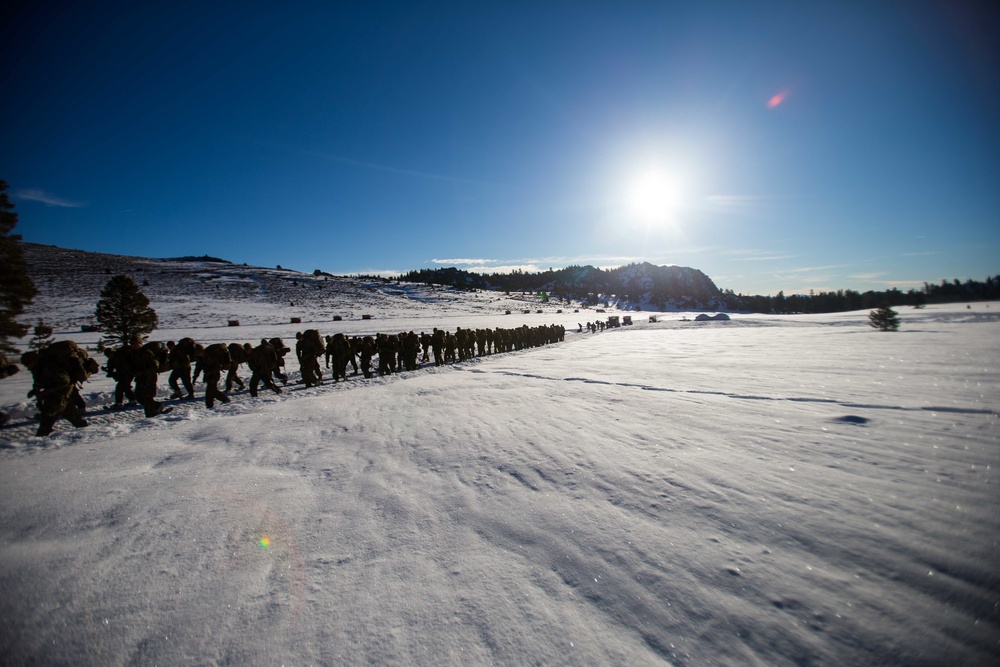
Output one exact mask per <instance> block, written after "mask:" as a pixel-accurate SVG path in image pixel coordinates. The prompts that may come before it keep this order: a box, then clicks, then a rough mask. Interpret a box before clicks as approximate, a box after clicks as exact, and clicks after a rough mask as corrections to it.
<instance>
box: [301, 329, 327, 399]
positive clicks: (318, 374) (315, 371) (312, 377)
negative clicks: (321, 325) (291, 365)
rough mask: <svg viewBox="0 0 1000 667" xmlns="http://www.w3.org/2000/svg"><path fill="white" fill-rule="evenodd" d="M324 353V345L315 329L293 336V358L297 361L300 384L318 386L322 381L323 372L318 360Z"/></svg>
mask: <svg viewBox="0 0 1000 667" xmlns="http://www.w3.org/2000/svg"><path fill="white" fill-rule="evenodd" d="M325 352H326V345H324V344H323V339H322V338H321V337H320V335H319V332H318V331H316V330H315V329H307V330H306V332H305V333H302V332H301V331H300V332H297V333H296V334H295V356H296V357H298V359H299V368H300V369H301V371H302V382H303V383H304V384H305V385H306V386H307V387H315V386H318V385H319V384H320V383H321V382H322V380H323V370H322V369H321V368H320V365H319V358H320V357H321V356H322V355H323V354H324V353H325Z"/></svg>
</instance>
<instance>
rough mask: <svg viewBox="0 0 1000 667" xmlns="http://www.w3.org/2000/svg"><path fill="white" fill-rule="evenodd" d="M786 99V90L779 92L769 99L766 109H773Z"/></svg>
mask: <svg viewBox="0 0 1000 667" xmlns="http://www.w3.org/2000/svg"><path fill="white" fill-rule="evenodd" d="M786 97H788V91H787V90H783V91H781V92H780V93H778V94H777V95H775V96H773V97H772V98H771V99H769V100H768V101H767V108H768V109H773V108H774V107H776V106H778V105H779V104H781V103H782V102H784V101H785V98H786Z"/></svg>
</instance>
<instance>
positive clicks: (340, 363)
mask: <svg viewBox="0 0 1000 667" xmlns="http://www.w3.org/2000/svg"><path fill="white" fill-rule="evenodd" d="M327 349H328V350H332V355H331V356H332V357H333V381H334V382H337V381H338V380H341V379H343V380H344V381H347V362H348V360H349V359H350V358H351V357H352V356H354V355H353V352H352V350H351V343H350V341H348V340H347V338H345V337H344V334H342V333H339V334H335V335H334V336H333V338H332V339H331V341H330V346H329V347H328V348H327ZM369 363H371V362H370V360H369ZM366 377H367V376H366Z"/></svg>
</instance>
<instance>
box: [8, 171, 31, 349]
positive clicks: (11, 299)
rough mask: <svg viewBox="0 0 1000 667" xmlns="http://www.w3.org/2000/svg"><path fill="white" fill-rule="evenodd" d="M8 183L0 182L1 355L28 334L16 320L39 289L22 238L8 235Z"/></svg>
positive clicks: (13, 220)
mask: <svg viewBox="0 0 1000 667" xmlns="http://www.w3.org/2000/svg"><path fill="white" fill-rule="evenodd" d="M6 190H7V183H6V181H0V352H12V353H15V352H17V348H15V347H14V346H13V345H11V343H10V342H9V341H8V339H9V338H20V337H21V336H23V335H25V334H26V333H28V326H27V325H26V324H19V323H18V322H17V320H16V319H15V318H16V317H17V316H18V315H20V314H21V313H22V312H24V307H25V306H27V305H28V304H30V303H31V300H32V299H34V298H35V294H37V293H38V290H36V289H35V283H34V282H32V280H31V276H29V275H28V263H27V262H26V261H25V259H24V251H23V250H22V248H21V244H20V241H21V236H20V235H19V234H11V233H10V232H11V231H12V230H13V229H14V227H16V226H17V213H14V211H13V209H14V204H12V203H11V201H10V198H8V197H7V192H6Z"/></svg>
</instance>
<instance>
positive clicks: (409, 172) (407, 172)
mask: <svg viewBox="0 0 1000 667" xmlns="http://www.w3.org/2000/svg"><path fill="white" fill-rule="evenodd" d="M277 147H278V148H281V149H283V150H287V151H293V152H295V153H298V154H300V155H309V156H312V157H317V158H321V159H323V160H328V161H330V162H338V163H340V164H346V165H349V166H352V167H362V168H364V169H374V170H377V171H384V172H387V173H390V174H400V175H403V176H415V177H417V178H425V179H430V180H434V181H447V182H449V183H468V184H471V185H489V186H503V185H504V184H502V183H492V182H489V181H480V180H476V179H472V178H460V177H458V176H451V175H449V174H438V173H435V172H431V171H421V170H419V169H404V168H402V167H396V166H393V165H388V164H380V163H378V162H369V161H367V160H355V159H354V158H349V157H345V156H342V155H333V154H331V153H323V152H320V151H313V150H308V149H305V148H296V147H294V146H286V145H282V144H277Z"/></svg>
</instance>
